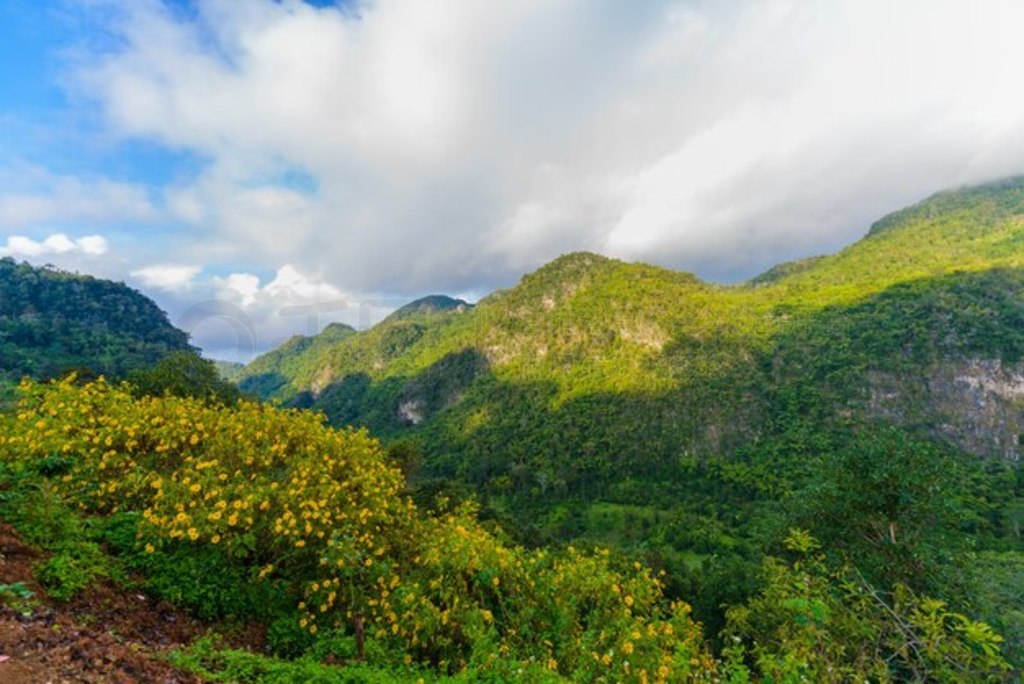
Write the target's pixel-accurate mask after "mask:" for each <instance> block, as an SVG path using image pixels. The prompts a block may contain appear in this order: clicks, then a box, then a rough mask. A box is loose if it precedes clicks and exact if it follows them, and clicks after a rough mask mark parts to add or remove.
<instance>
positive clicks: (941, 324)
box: [0, 180, 1024, 682]
mask: <svg viewBox="0 0 1024 684" xmlns="http://www.w3.org/2000/svg"><path fill="white" fill-rule="evenodd" d="M1022 221H1024V180H1009V181H1003V182H999V183H994V184H990V185H986V186H981V187H976V188H967V189H961V190H956V191H950V192H945V193H941V194H939V195H936V196H934V197H932V198H929V199H927V200H925V201H924V202H922V203H920V204H918V205H915V206H913V207H910V208H908V209H905V210H903V211H900V212H897V213H896V214H893V215H891V216H888V217H886V218H884V219H882V220H881V221H879V222H878V223H876V224H875V225H874V226H873V227H872V228H871V230H870V232H869V233H868V235H867V236H866V237H865V238H864V239H863V240H861V241H860V242H858V243H856V244H854V245H852V246H850V247H849V248H847V249H845V250H843V251H842V252H840V253H838V254H836V255H832V256H822V257H815V258H812V259H806V260H803V261H800V262H794V263H792V264H783V265H781V266H778V267H776V268H773V269H771V270H770V271H768V272H766V273H765V274H763V275H761V276H759V277H757V278H754V279H752V280H751V281H750V282H748V283H742V284H738V285H729V286H725V285H716V284H711V283H705V282H702V281H701V280H699V279H698V278H696V277H694V276H692V275H689V274H685V273H678V272H673V271H669V270H665V269H662V268H658V267H654V266H648V265H643V264H629V263H624V262H621V261H617V260H613V259H608V258H605V257H602V256H599V255H595V254H589V253H574V254H569V255H565V256H563V257H560V258H559V259H557V260H555V261H554V262H552V263H550V264H548V265H546V266H544V267H542V268H541V269H539V270H538V271H535V272H533V273H531V274H529V275H527V276H525V277H524V278H523V279H522V281H521V282H520V283H519V284H518V285H517V286H516V287H514V288H512V289H509V290H505V291H500V292H495V293H493V294H492V295H490V296H488V297H486V298H484V299H483V300H481V301H480V302H478V303H477V304H476V305H475V306H470V305H468V304H467V303H465V302H462V301H459V300H454V299H450V298H446V297H442V296H433V297H429V298H426V299H424V300H418V301H417V302H414V303H413V304H411V305H409V306H408V307H404V308H403V309H400V310H399V311H397V312H395V314H393V315H392V316H390V317H388V318H387V319H386V320H384V321H382V322H381V323H379V324H377V325H376V326H374V327H372V328H369V329H368V330H364V331H356V330H354V329H352V328H349V327H347V326H343V325H340V324H334V325H331V326H329V327H328V328H326V329H325V330H324V331H323V332H322V333H321V334H319V335H316V336H313V337H297V338H294V339H292V340H291V341H289V342H287V343H286V344H285V345H283V346H282V347H280V348H279V349H277V350H274V351H272V352H270V353H268V354H266V355H265V356H263V357H261V358H258V359H256V360H254V361H253V362H252V363H251V364H249V365H248V366H247V367H246V368H245V369H238V368H235V367H230V368H229V367H227V366H223V365H222V366H221V368H220V370H221V373H222V375H223V374H226V375H227V376H228V377H230V378H231V379H232V380H235V381H237V383H238V388H235V387H234V386H232V385H230V384H228V383H227V382H226V381H225V380H224V379H223V378H222V377H221V376H218V373H217V370H218V369H217V368H215V367H214V365H213V364H212V363H209V362H207V361H204V360H202V359H200V358H199V357H198V356H196V355H195V353H194V352H193V351H191V350H190V349H189V348H188V347H187V339H185V338H184V336H183V334H182V333H178V336H177V337H176V336H175V335H174V334H171V333H167V331H166V330H165V329H164V328H161V327H160V326H159V325H157V324H155V323H153V322H152V321H162V322H163V325H164V326H166V327H168V328H169V326H168V325H167V323H166V317H164V316H163V314H162V313H161V312H160V311H159V309H157V308H156V307H155V305H153V304H152V303H151V302H148V300H145V299H144V298H142V297H141V296H140V295H138V294H137V293H132V292H131V291H130V290H127V288H124V287H123V286H119V285H118V286H115V285H113V284H109V283H104V282H103V281H95V280H92V279H87V278H83V277H80V276H71V275H68V274H62V273H58V272H53V271H49V270H37V269H32V268H30V267H28V266H24V265H22V266H19V265H16V264H14V263H13V262H10V261H9V260H8V261H5V262H2V263H3V267H4V268H5V269H8V270H6V271H4V273H5V274H7V275H6V276H5V278H6V282H9V283H10V284H5V285H4V287H6V288H9V289H10V291H11V292H12V293H14V294H12V295H11V298H12V299H11V301H12V302H15V303H13V304H11V305H8V303H7V302H6V300H5V301H4V302H3V303H2V304H0V306H3V307H4V309H3V311H4V318H3V319H2V320H3V321H7V323H4V325H8V324H9V325H10V328H9V329H11V330H15V329H16V328H15V327H14V326H15V325H21V324H22V319H25V320H26V321H27V323H25V324H26V325H28V324H33V325H37V326H38V328H37V330H38V332H37V334H36V336H35V337H32V336H25V335H21V336H19V337H14V336H12V335H8V336H5V337H3V338H2V339H0V359H2V360H3V364H2V365H0V368H2V369H3V371H4V372H5V373H7V377H9V378H18V377H20V376H21V375H30V376H34V377H35V378H36V380H26V381H24V382H22V383H21V385H20V386H19V387H18V390H17V395H18V404H17V406H16V407H11V408H10V409H9V410H8V411H7V412H6V413H4V414H3V415H2V417H0V449H2V453H3V460H2V463H0V494H2V495H0V518H2V519H3V520H4V521H6V522H8V523H10V524H11V525H13V528H14V529H15V530H16V531H17V532H18V534H20V535H21V536H22V537H23V538H24V539H25V540H26V542H28V543H30V544H33V545H35V546H37V547H39V548H40V550H41V551H40V552H41V554H43V558H44V560H42V561H40V563H39V564H38V567H37V570H36V574H35V581H37V582H38V585H39V587H40V588H41V589H42V590H44V591H45V592H46V593H47V595H48V596H49V597H50V599H52V600H55V601H61V600H73V598H74V597H75V596H77V595H80V594H81V593H82V592H87V591H89V590H90V589H89V588H90V587H92V586H94V585H96V584H97V583H101V584H102V583H107V584H112V585H113V586H115V587H120V588H122V589H126V590H130V591H141V592H144V593H146V594H147V595H152V596H155V597H157V598H159V599H161V600H163V601H166V602H167V603H168V604H170V605H173V606H175V607H177V608H180V609H182V610H185V611H186V612H188V613H189V614H190V615H192V616H194V617H195V618H196V619H200V620H202V621H205V624H208V625H209V626H210V627H211V628H212V629H214V630H215V631H216V632H217V634H215V635H213V636H210V637H209V638H204V639H200V640H198V641H195V642H193V643H190V644H186V645H183V646H182V647H181V648H179V649H178V650H175V651H173V652H172V653H171V654H170V656H169V657H170V658H171V661H172V662H173V663H174V665H175V667H178V668H181V669H182V670H183V671H187V672H191V673H194V674H197V675H199V676H200V677H202V678H204V679H206V680H210V681H239V680H243V681H247V680H265V681H296V682H299V681H417V680H424V681H448V680H454V681H607V682H612V681H637V682H656V681H662V682H669V681H734V682H744V681H836V682H839V681H853V680H857V681H950V682H953V681H1009V680H1012V679H1014V678H1019V676H1020V673H1021V671H1022V668H1024V539H1022V527H1024V471H1022V469H1021V468H1020V450H1021V448H1022V447H1021V445H1020V438H1021V435H1022V434H1024V414H1022V412H1021V403H1020V401H1021V398H1022V397H1024V267H1022V266H1021V263H1020V261H1021V259H1022V257H1024V227H1022V226H1024V223H1022ZM34 279H38V280H34ZM33 283H42V284H40V285H38V286H35V285H32V284H33ZM64 286H66V287H69V288H70V290H71V291H70V292H69V293H68V294H67V295H66V296H67V297H71V298H73V297H75V296H78V297H85V296H86V294H83V293H82V292H84V291H85V290H88V291H92V289H95V291H96V292H108V291H111V292H115V293H122V294H124V293H130V294H131V295H133V296H134V297H135V298H138V299H139V300H142V301H144V302H146V303H145V304H142V303H140V302H136V301H135V299H134V298H132V297H128V296H127V295H125V296H126V297H127V298H128V300H129V301H130V302H133V304H132V306H135V307H136V308H135V309H132V311H136V313H133V314H132V315H131V316H130V317H127V318H125V319H123V320H122V319H119V318H118V315H119V314H118V311H120V308H118V307H129V304H128V303H122V304H116V302H118V300H117V299H113V298H111V297H106V298H104V299H102V300H101V301H102V306H103V307H104V308H110V307H113V308H112V309H111V311H109V312H107V314H109V316H110V320H109V321H108V320H106V319H105V317H104V316H105V315H107V314H100V313H97V314H95V315H94V316H93V317H89V316H88V315H86V312H88V311H90V310H94V309H95V307H96V306H99V305H98V304H93V305H89V304H87V303H84V302H78V304H76V305H74V306H72V305H69V304H67V303H66V302H65V300H64V299H62V297H64V296H65V295H59V294H55V292H57V291H56V290H54V292H51V293H50V294H48V295H47V294H45V292H48V291H49V290H47V288H51V287H52V288H58V287H64ZM5 292H6V290H5ZM76 293H78V294H76ZM15 294H17V298H15ZM5 297H6V295H5ZM68 301H72V300H68ZM74 301H77V300H74ZM63 307H69V308H68V311H66V312H63V313H62V310H63ZM72 308H73V309H77V315H78V318H75V319H74V321H75V322H74V326H75V327H71V328H69V327H61V326H67V325H70V324H68V323H66V321H65V318H64V317H65V316H68V317H69V318H68V319H67V320H71V318H70V314H71V309H72ZM8 311H11V312H12V313H7V312H8ZM139 311H142V312H150V314H151V315H152V317H153V318H152V320H151V322H150V323H149V325H148V328H149V329H147V330H146V331H145V334H143V332H139V337H138V339H139V340H143V341H145V342H146V344H155V341H154V340H155V338H154V336H158V337H159V339H161V340H164V342H167V341H168V340H171V341H172V342H173V341H174V340H177V341H178V342H179V343H180V344H174V343H172V342H167V343H166V345H165V346H163V347H160V348H159V350H156V349H155V348H151V347H148V346H146V347H143V348H145V349H147V350H151V351H152V355H151V356H150V357H147V358H142V357H141V356H139V355H138V354H139V352H138V351H137V350H138V349H139V348H140V347H139V345H140V344H141V342H139V341H137V340H136V339H135V338H132V337H131V336H130V333H133V332H134V331H135V330H136V329H135V328H134V327H132V326H133V325H137V324H139V321H140V320H141V319H142V317H141V314H140V313H138V312H139ZM13 312H16V313H13ZM150 314H147V315H150ZM145 320H150V319H145ZM129 323H131V325H129ZM47 326H49V327H47ZM5 329H6V328H5ZM18 329H20V328H18ZM83 330H85V331H90V332H89V335H99V334H100V333H99V332H97V331H113V332H110V334H111V335H114V336H117V335H120V336H122V337H123V339H122V340H121V341H120V344H122V345H123V347H122V348H126V349H130V350H135V351H130V352H126V353H125V354H124V355H122V356H118V357H117V359H118V360H117V361H116V362H112V363H113V365H104V364H105V363H107V362H108V361H109V360H110V359H111V358H112V357H110V356H105V355H103V354H94V353H93V350H94V349H95V347H94V346H90V344H84V343H79V342H74V340H75V339H78V338H81V337H86V334H85V333H84V332H82V331H83ZM171 330H172V331H173V329H171ZM72 332H73V333H74V335H72V336H71V337H69V338H68V339H63V338H62V336H63V335H65V334H67V335H71V333H72ZM174 332H176V331H174ZM76 335H77V337H76ZM160 336H163V337H160ZM58 338H60V339H58ZM89 339H92V338H91V337H90V338H89ZM72 345H76V346H72ZM55 349H58V350H60V354H63V355H64V356H60V355H59V354H58V353H57V352H55V351H53V350H55ZM111 349H113V348H111ZM31 354H38V355H39V357H40V358H42V357H43V356H45V357H46V358H47V360H48V361H54V362H55V361H56V360H57V359H60V363H61V364H63V365H56V364H55V365H52V366H49V365H42V364H41V363H40V365H31V364H30V363H29V362H28V361H26V360H25V359H28V358H29V357H30V355H31ZM132 354H136V355H135V356H133V355H132ZM8 359H10V360H11V361H10V362H8ZM15 361H18V362H20V363H22V364H26V363H28V364H29V365H21V366H19V365H17V363H15ZM68 368H85V369H89V370H91V371H94V372H93V373H87V374H82V373H80V374H78V375H71V376H65V375H63V374H62V373H61V371H63V370H65V369H68ZM97 373H106V374H108V375H109V376H111V377H112V378H113V379H112V380H110V381H106V380H94V379H93V377H94V375H95V374H97ZM53 377H56V378H57V379H55V380H53V381H49V382H46V381H47V380H49V379H50V378H53ZM122 379H124V380H127V382H125V383H123V384H122V383H121V382H120V381H121V380H122ZM246 395H248V397H247V396H246ZM257 396H258V398H259V399H261V400H263V401H262V402H261V401H257V400H256V399H255V397H257ZM282 404H283V405H282ZM378 439H379V440H380V441H378ZM25 592H26V589H25V587H24V586H22V587H20V588H17V587H12V586H11V585H3V586H0V597H6V598H5V599H4V601H5V602H6V603H7V604H8V607H9V608H10V607H11V606H15V605H17V606H18V607H19V609H22V610H29V611H31V610H32V600H33V599H32V598H30V597H28V598H26V596H25ZM250 624H258V625H261V630H262V632H261V633H262V635H263V636H262V638H261V639H260V640H259V644H258V647H254V646H253V644H251V643H249V644H247V647H246V648H241V647H238V646H234V645H232V642H231V639H230V638H229V637H228V636H225V635H230V634H232V633H234V632H233V631H232V630H236V629H237V628H238V627H239V626H240V625H250ZM218 635H219V636H218Z"/></svg>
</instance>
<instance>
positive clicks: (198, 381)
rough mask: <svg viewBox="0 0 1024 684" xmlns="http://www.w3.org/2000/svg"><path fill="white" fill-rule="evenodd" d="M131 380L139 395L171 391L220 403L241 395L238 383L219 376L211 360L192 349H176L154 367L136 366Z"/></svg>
mask: <svg viewBox="0 0 1024 684" xmlns="http://www.w3.org/2000/svg"><path fill="white" fill-rule="evenodd" d="M128 382H129V383H131V384H132V386H133V387H134V388H135V393H136V394H137V395H138V396H161V395H164V394H172V395H174V396H176V397H192V398H195V399H203V400H206V401H212V402H217V403H221V404H231V403H234V402H236V401H238V400H239V399H241V398H242V393H241V392H240V391H239V390H238V388H237V387H236V386H235V385H233V384H232V383H230V382H228V381H227V380H224V379H222V378H221V377H220V374H219V373H218V371H217V366H216V365H215V364H214V363H213V362H212V361H210V360H208V359H204V358H202V357H201V356H199V355H198V354H196V353H195V352H191V351H181V352H175V353H173V354H170V355H168V356H167V357H165V358H163V359H161V360H160V361H159V362H157V364H156V365H154V366H153V367H151V368H140V369H136V370H133V371H132V372H130V373H129V374H128Z"/></svg>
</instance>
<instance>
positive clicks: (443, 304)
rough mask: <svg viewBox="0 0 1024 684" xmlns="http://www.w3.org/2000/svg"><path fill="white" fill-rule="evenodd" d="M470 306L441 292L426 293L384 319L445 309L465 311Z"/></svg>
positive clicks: (403, 318) (400, 318) (426, 313)
mask: <svg viewBox="0 0 1024 684" xmlns="http://www.w3.org/2000/svg"><path fill="white" fill-rule="evenodd" d="M472 306H473V305H472V304H470V303H469V302H467V301H465V300H462V299H458V298H455V297H449V296H448V295H443V294H432V295H427V296H426V297H420V298H419V299H416V300H414V301H411V302H409V303H408V304H406V305H405V306H403V307H401V308H399V309H396V310H395V311H393V312H392V313H391V315H390V316H388V317H387V318H386V319H384V320H387V321H399V320H406V319H409V318H415V317H418V316H424V315H431V314H438V313H443V312H447V311H465V310H466V309H470V308H472Z"/></svg>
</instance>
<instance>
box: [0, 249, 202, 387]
mask: <svg viewBox="0 0 1024 684" xmlns="http://www.w3.org/2000/svg"><path fill="white" fill-rule="evenodd" d="M191 350H192V347H190V346H189V344H188V335H187V334H186V333H184V332H182V331H180V330H178V329H177V328H175V327H174V326H172V325H171V324H170V322H169V321H168V320H167V315H166V314H165V313H164V312H163V311H161V310H160V309H159V307H157V305H156V304H155V303H153V301H152V300H150V299H148V298H147V297H145V296H143V295H141V294H140V293H138V292H137V291H135V290H133V289H131V288H129V287H128V286H126V285H124V284H123V283H114V282H110V281H107V280H100V279H97V278H92V277H90V276H82V275H77V274H72V273H65V272H63V271H58V270H54V269H51V268H34V267H32V266H29V265H28V264H18V263H16V262H15V261H14V260H13V259H10V258H4V259H0V380H6V381H8V382H16V381H17V380H19V379H21V377H22V376H25V375H30V376H32V377H36V378H49V377H54V376H57V375H60V374H62V373H64V372H66V371H68V370H72V369H87V370H89V371H91V372H94V373H97V374H105V375H109V376H113V377H123V376H124V375H125V374H127V372H128V371H130V370H132V369H135V368H142V367H146V366H149V365H152V364H153V363H155V362H157V361H159V360H160V359H162V358H164V357H166V356H167V355H168V354H170V353H172V352H174V351H191Z"/></svg>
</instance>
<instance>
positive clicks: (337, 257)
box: [0, 0, 1024, 361]
mask: <svg viewBox="0 0 1024 684" xmlns="http://www.w3.org/2000/svg"><path fill="white" fill-rule="evenodd" d="M1022 31H1024V3H1021V2H1019V0H985V1H984V2H979V1H977V0H848V1H847V0H830V1H825V0H729V1H721V0H719V1H712V0H635V1H633V2H619V1H613V0H488V1H487V2H480V0H434V1H432V2H423V0H376V1H373V2H363V1H360V0H349V1H347V2H340V3H334V2H329V1H327V0H319V1H317V2H302V1H301V0H279V1H274V0H175V1H173V2H171V1H160V0H120V1H119V0H0V256H4V255H6V256H13V257H15V258H17V259H24V260H27V261H29V262H31V263H34V264H45V263H50V264H54V265H56V266H58V267H61V268H66V269H69V270H77V271H80V272H83V273H89V274H93V275H97V276H101V277H107V278H113V279H116V280H123V281H125V282H127V283H128V284H130V285H131V286H133V287H136V288H138V289H140V290H141V291H142V292H144V293H145V294H147V295H149V296H151V297H153V298H154V299H155V300H156V301H157V302H158V303H159V304H160V305H161V306H162V307H164V309H165V310H167V311H168V312H169V315H170V317H171V320H172V322H174V323H176V324H178V325H179V326H180V327H182V328H184V329H186V330H188V331H189V332H190V333H191V334H192V336H193V341H194V343H196V344H198V345H199V346H201V347H202V348H203V349H204V351H205V352H206V353H207V354H208V355H211V356H214V357H217V358H225V359H234V360H243V361H244V360H247V359H248V358H250V357H251V356H252V354H253V353H256V352H259V351H262V350H266V349H268V348H271V347H273V346H275V345H276V344H279V343H280V342H281V341H283V340H284V339H287V337H289V336H290V335H292V334H296V333H302V334H310V333H315V332H316V331H317V330H318V329H319V328H321V327H322V326H323V325H325V324H326V323H328V322H331V321H336V320H337V321H344V322H347V323H350V324H353V325H357V326H359V327H366V326H367V325H370V324H372V323H373V322H374V321H376V320H379V319H380V318H381V317H382V316H383V315H385V314H386V313H387V312H388V311H390V310H391V309H393V308H395V307H396V306H398V305H400V304H401V303H403V302H405V301H409V300H411V299H413V298H415V297H418V296H422V295H425V294H430V293H448V294H452V295H456V296H463V297H466V298H469V299H474V298H477V297H479V296H481V295H483V294H486V293H487V292H489V291H491V290H493V289H496V288H500V287H508V286H510V285H513V284H514V283H515V282H516V281H517V280H518V279H519V277H521V275H522V274H523V273H525V272H528V271H530V270H532V269H535V268H537V267H539V266H541V265H542V264H544V263H545V262H547V261H549V260H550V259H552V258H554V257H556V256H558V255H559V254H562V253H565V252H570V251H576V250H590V251H595V252H599V253H602V254H606V255H608V256H612V257H617V258H621V259H626V260H631V261H645V262H649V263H655V264H659V265H662V266H665V267H668V268H673V269H680V270H687V271H692V272H694V273H696V274H697V275H699V276H700V277H702V278H705V279H708V280H714V281H719V282H734V281H737V280H742V279H745V278H749V277H751V276H753V275H756V274H757V273H759V272H761V271H763V270H765V269H766V268H768V267H770V266H772V265H773V264H775V263H778V262H780V261H785V260H789V259H794V258H801V257H806V256H810V255H813V254H819V253H825V252H831V251H835V250H837V249H839V248H841V247H843V246H844V245H847V244H850V243H851V242H853V241H855V240H857V239H858V238H859V237H861V236H862V235H863V234H864V233H865V232H866V231H867V229H868V227H869V226H870V224H871V223H872V222H873V221H874V220H876V219H878V218H879V217H881V216H882V215H884V214H885V213H887V212H889V211H892V210H895V209H898V208H900V207H902V206H905V205H908V204H911V203H913V202H916V201H918V200H920V199H923V198H924V197H926V196H928V195H930V194H932V193H934V192H936V191H939V190H942V189H946V188H950V187H955V186H960V185H964V184H971V183H977V182H983V181H987V180H992V179H995V178H999V177H1003V176H1009V175H1017V174H1021V173H1024V91H1022V90H1021V88H1020V74H1021V72H1022V69H1024V41H1021V40H1020V39H1019V36H1020V35H1021V33H1022Z"/></svg>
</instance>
